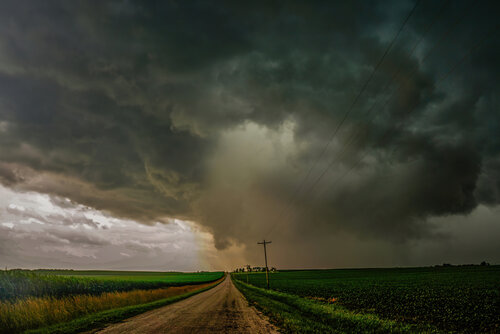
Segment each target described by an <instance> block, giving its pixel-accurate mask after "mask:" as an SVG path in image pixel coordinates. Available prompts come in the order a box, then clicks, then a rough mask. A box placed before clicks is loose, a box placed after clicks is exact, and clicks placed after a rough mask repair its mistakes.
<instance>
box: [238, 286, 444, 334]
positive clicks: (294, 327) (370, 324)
mask: <svg viewBox="0 0 500 334" xmlns="http://www.w3.org/2000/svg"><path fill="white" fill-rule="evenodd" d="M233 282H234V284H235V285H236V287H237V288H238V289H239V290H240V291H241V292H242V293H243V295H244V296H245V298H246V299H247V300H248V301H249V302H250V303H251V304H253V305H255V307H256V308H257V309H259V310H260V311H262V312H263V313H264V314H265V315H266V316H268V317H269V318H270V319H271V321H272V322H273V323H274V324H275V325H276V326H278V327H279V328H280V329H281V330H282V331H283V332H285V333H422V332H425V333H439V331H438V330H437V329H436V328H433V327H431V326H416V325H409V324H402V323H398V322H396V321H392V320H384V319H380V318H379V317H378V316H376V315H374V314H367V313H363V314H362V313H356V312H352V311H348V310H346V309H345V308H343V307H342V306H340V305H335V304H324V303H320V302H316V301H312V300H309V299H306V298H302V297H299V296H296V295H291V294H287V293H283V292H277V291H273V290H265V289H262V288H258V287H255V286H252V285H249V284H246V283H243V282H241V281H239V280H237V279H233Z"/></svg>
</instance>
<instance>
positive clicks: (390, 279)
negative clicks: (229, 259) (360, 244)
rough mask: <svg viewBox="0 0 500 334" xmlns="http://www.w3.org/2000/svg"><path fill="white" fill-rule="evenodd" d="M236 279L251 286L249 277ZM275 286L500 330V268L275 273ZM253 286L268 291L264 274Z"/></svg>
mask: <svg viewBox="0 0 500 334" xmlns="http://www.w3.org/2000/svg"><path fill="white" fill-rule="evenodd" d="M233 277H234V278H236V279H239V280H241V281H243V282H246V280H247V275H246V274H245V273H240V274H233ZM270 279H271V288H272V289H274V290H276V291H280V292H284V293H288V294H293V295H298V296H301V297H306V298H308V299H311V300H314V301H316V302H318V303H325V304H326V303H330V304H335V305H340V306H342V307H344V308H346V309H348V310H351V311H355V312H359V313H372V314H375V315H377V316H380V317H381V318H383V319H389V320H395V321H398V322H401V323H407V324H428V325H431V326H433V327H436V328H438V329H441V330H444V331H456V332H499V331H500V266H460V267H435V268H430V267H429V268H401V269H342V270H340V269H339V270H311V271H281V272H278V273H270ZM248 280H249V283H250V284H252V285H255V286H257V287H265V284H266V283H265V274H263V273H250V274H249V275H248Z"/></svg>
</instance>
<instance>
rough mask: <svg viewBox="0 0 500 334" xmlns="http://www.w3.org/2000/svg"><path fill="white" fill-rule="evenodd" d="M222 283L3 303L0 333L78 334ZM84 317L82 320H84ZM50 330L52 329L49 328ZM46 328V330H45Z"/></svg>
mask: <svg viewBox="0 0 500 334" xmlns="http://www.w3.org/2000/svg"><path fill="white" fill-rule="evenodd" d="M221 281H222V278H221V279H219V280H218V281H217V282H215V283H214V282H210V283H205V284H197V285H187V286H182V287H169V288H161V289H154V290H133V291H127V292H106V293H102V294H101V295H97V296H96V295H74V296H65V297H62V298H54V297H51V296H49V297H28V298H25V299H20V300H16V301H14V302H11V301H6V302H1V303H0V333H21V332H23V331H25V330H29V329H36V328H41V327H44V328H43V329H41V330H38V331H35V332H36V333H75V332H79V331H83V330H90V329H93V328H96V327H99V326H102V325H103V324H106V323H109V322H114V321H119V320H122V319H124V318H127V317H130V316H133V315H136V314H139V313H141V312H145V311H147V310H150V309H153V308H156V307H160V306H164V305H168V304H170V303H173V302H175V301H177V300H180V299H183V298H187V297H189V296H191V295H193V294H196V293H199V292H201V291H205V290H207V289H210V288H212V287H213V286H215V285H217V284H218V283H220V282H221ZM82 317H83V318H82ZM46 326H51V327H46ZM45 327H46V328H45Z"/></svg>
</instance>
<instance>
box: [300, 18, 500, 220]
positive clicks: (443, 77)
mask: <svg viewBox="0 0 500 334" xmlns="http://www.w3.org/2000/svg"><path fill="white" fill-rule="evenodd" d="M499 26H500V24H497V25H496V26H494V27H493V28H492V29H491V30H490V31H489V32H488V33H487V34H485V36H484V37H483V38H482V39H480V40H479V41H478V42H477V43H476V44H474V45H473V46H472V47H471V48H470V49H469V51H468V52H466V53H465V54H464V56H463V57H461V58H460V59H459V60H458V61H457V62H456V63H455V64H454V65H453V66H451V67H450V69H449V70H448V71H447V72H446V73H444V74H443V75H442V76H441V77H440V78H439V79H438V80H436V81H435V84H438V83H440V82H442V81H444V80H446V79H447V78H448V77H449V76H450V75H451V74H452V73H453V72H455V71H456V70H457V68H458V67H459V66H460V65H462V64H463V63H464V62H465V61H466V60H467V58H468V57H470V56H471V54H472V53H473V52H474V51H475V50H477V49H478V48H479V47H481V46H482V45H483V44H484V43H485V42H486V41H487V40H488V39H489V38H490V37H491V35H492V34H493V33H494V32H495V30H496V29H497V28H498V27H499ZM417 105H418V101H417V102H416V103H415V104H414V105H412V106H411V108H409V112H408V113H406V114H405V117H404V119H403V121H401V122H400V123H399V125H398V126H396V127H393V128H390V129H388V130H387V131H386V132H385V134H384V135H383V136H382V137H381V138H380V140H379V142H378V144H379V145H380V144H382V143H383V142H384V141H385V140H386V139H387V138H389V136H390V135H391V134H392V133H393V132H394V131H396V130H397V129H398V128H400V127H401V126H402V125H403V124H404V121H405V119H406V118H408V117H409V116H410V114H411V113H412V112H413V111H414V110H415V109H416V107H417ZM367 155H368V151H365V152H364V154H363V155H362V156H361V157H360V158H359V159H358V160H356V162H355V163H354V164H353V165H352V166H351V168H349V169H348V170H347V171H346V172H345V173H344V174H342V175H341V176H340V177H338V178H337V179H335V181H334V182H333V184H332V185H331V186H330V188H332V187H334V186H336V185H337V184H338V183H339V182H340V181H341V180H342V179H343V178H344V177H346V176H347V175H348V174H349V173H350V172H351V171H352V170H354V168H356V167H357V166H358V165H359V164H360V163H361V161H363V159H364V158H365V157H366V156H367ZM332 165H333V163H331V164H330V165H329V166H328V168H327V169H325V173H326V171H327V170H328V169H329V168H330V167H331V166H332ZM325 173H323V174H322V176H323V175H324V174H325ZM322 176H321V177H322ZM318 181H319V180H318ZM316 184H317V183H316ZM303 214H304V213H303Z"/></svg>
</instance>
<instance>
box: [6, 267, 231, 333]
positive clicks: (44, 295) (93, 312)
mask: <svg viewBox="0 0 500 334" xmlns="http://www.w3.org/2000/svg"><path fill="white" fill-rule="evenodd" d="M223 275H224V273H222V272H201V273H180V272H131V271H126V272H125V271H76V270H75V271H73V270H60V271H58V270H34V271H30V270H9V271H0V333H20V332H23V331H24V330H29V329H37V328H42V327H46V326H53V325H56V324H60V323H66V322H68V321H74V320H75V319H76V320H78V319H79V318H81V317H84V320H81V321H80V320H78V321H77V323H78V328H85V329H92V328H93V327H92V326H94V325H96V324H97V323H98V322H96V321H95V319H97V318H99V319H101V318H102V314H101V312H107V313H106V316H105V318H106V319H108V318H110V317H111V318H112V319H114V320H115V321H119V320H120V319H121V318H123V317H124V316H130V315H131V314H132V315H133V314H136V310H142V309H150V308H153V307H159V306H161V305H166V304H167V303H169V302H171V301H172V300H174V299H175V300H177V299H178V298H182V296H183V295H184V296H187V295H190V294H193V293H195V292H196V291H197V290H201V289H206V288H208V287H209V286H210V285H211V283H209V282H213V281H216V280H218V279H220V278H221V277H222V276H223ZM172 298H173V299H172ZM176 298H177V299H176ZM146 304H147V305H148V306H145V305H146ZM141 305H142V306H141ZM136 306H137V307H136ZM124 307H125V308H127V311H126V312H123V308H124ZM113 310H116V312H115V313H116V314H115V313H113V312H114V311H113ZM110 312H111V313H110ZM73 327H74V326H73V325H68V326H66V327H65V328H69V332H71V331H72V330H73V329H74V328H73ZM72 328H73V329H72Z"/></svg>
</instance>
